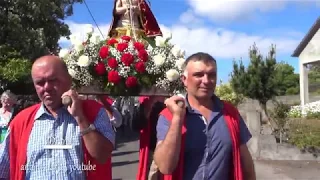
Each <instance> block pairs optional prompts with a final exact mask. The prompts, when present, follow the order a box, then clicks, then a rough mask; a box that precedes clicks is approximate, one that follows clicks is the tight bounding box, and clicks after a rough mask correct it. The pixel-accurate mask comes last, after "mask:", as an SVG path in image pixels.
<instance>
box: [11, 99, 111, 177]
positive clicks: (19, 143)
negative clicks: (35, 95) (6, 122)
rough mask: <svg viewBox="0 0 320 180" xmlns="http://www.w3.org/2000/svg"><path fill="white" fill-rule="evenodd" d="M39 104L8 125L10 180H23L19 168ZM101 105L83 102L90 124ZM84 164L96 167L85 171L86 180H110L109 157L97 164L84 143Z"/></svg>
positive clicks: (25, 153)
mask: <svg viewBox="0 0 320 180" xmlns="http://www.w3.org/2000/svg"><path fill="white" fill-rule="evenodd" d="M39 107H40V104H37V105H34V106H31V107H29V108H27V109H25V110H23V111H21V112H20V113H19V114H18V115H17V116H16V117H15V118H14V119H13V121H12V123H11V124H10V145H9V157H10V158H9V159H10V179H11V180H24V178H25V171H21V170H20V169H21V167H22V166H23V165H25V164H26V161H27V146H28V141H29V136H30V133H31V130H32V127H33V123H34V116H35V114H36V112H37V110H38V109H39ZM101 107H102V105H101V104H99V103H97V102H96V101H93V100H85V101H83V109H84V113H85V115H86V117H87V118H88V120H89V121H90V123H92V122H93V121H94V120H95V117H96V116H97V114H98V112H99V110H100V108H101ZM82 144H83V151H84V161H83V163H84V164H89V163H90V164H91V165H96V170H95V171H86V177H87V180H97V179H102V180H111V179H112V170H111V157H110V158H109V159H108V161H107V162H106V163H105V164H99V163H97V161H96V160H95V159H94V158H92V157H91V156H90V154H89V152H88V150H87V149H86V147H85V145H84V143H82Z"/></svg>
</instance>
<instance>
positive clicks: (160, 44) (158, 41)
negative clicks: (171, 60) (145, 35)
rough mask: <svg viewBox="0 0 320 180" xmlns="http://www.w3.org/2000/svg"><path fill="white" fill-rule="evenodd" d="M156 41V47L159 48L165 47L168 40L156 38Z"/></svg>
mask: <svg viewBox="0 0 320 180" xmlns="http://www.w3.org/2000/svg"><path fill="white" fill-rule="evenodd" d="M155 41H156V46H158V47H164V46H165V45H166V39H165V38H164V37H161V36H157V37H156V38H155Z"/></svg>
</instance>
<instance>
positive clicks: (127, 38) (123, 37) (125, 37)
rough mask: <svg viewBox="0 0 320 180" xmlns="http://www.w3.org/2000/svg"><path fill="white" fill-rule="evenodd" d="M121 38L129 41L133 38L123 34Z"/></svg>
mask: <svg viewBox="0 0 320 180" xmlns="http://www.w3.org/2000/svg"><path fill="white" fill-rule="evenodd" d="M121 39H122V40H125V41H127V42H128V41H130V40H131V37H130V36H122V37H121Z"/></svg>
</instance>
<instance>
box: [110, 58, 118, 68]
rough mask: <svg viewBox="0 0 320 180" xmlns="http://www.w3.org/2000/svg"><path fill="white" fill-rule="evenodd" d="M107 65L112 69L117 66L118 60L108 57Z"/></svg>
mask: <svg viewBox="0 0 320 180" xmlns="http://www.w3.org/2000/svg"><path fill="white" fill-rule="evenodd" d="M108 66H109V67H110V68H112V69H115V68H117V67H118V62H117V60H116V58H109V59H108Z"/></svg>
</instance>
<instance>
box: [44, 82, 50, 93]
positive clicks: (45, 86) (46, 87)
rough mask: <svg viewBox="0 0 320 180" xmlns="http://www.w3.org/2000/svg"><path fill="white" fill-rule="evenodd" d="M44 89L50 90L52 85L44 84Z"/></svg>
mask: <svg viewBox="0 0 320 180" xmlns="http://www.w3.org/2000/svg"><path fill="white" fill-rule="evenodd" d="M44 89H45V90H46V91H47V90H51V89H52V84H51V83H50V82H46V83H45V84H44Z"/></svg>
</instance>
